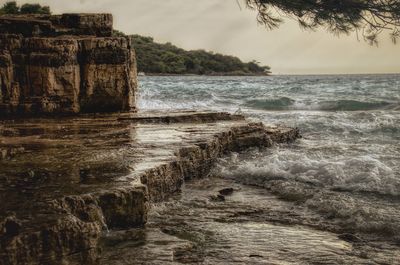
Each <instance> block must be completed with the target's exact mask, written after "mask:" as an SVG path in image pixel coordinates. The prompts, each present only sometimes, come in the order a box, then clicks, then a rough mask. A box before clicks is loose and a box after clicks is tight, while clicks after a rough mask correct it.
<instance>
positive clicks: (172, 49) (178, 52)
mask: <svg viewBox="0 0 400 265" xmlns="http://www.w3.org/2000/svg"><path fill="white" fill-rule="evenodd" d="M131 37H132V40H133V44H134V47H135V50H136V54H137V62H138V70H139V71H141V72H145V73H156V74H196V75H204V74H207V75H266V74H269V73H270V67H269V66H261V65H260V64H259V63H258V62H256V61H252V62H248V63H244V62H242V61H241V60H240V59H239V58H237V57H234V56H228V55H222V54H219V53H213V52H207V51H204V50H194V51H186V50H184V49H181V48H178V47H176V46H174V45H172V44H171V43H165V44H160V43H157V42H154V40H153V38H151V37H143V36H140V35H132V36H131Z"/></svg>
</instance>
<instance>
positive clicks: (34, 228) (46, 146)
mask: <svg viewBox="0 0 400 265" xmlns="http://www.w3.org/2000/svg"><path fill="white" fill-rule="evenodd" d="M190 120H193V121H194V123H190V122H189V121H190ZM157 121H158V122H157ZM160 121H165V122H166V123H160ZM297 137H299V132H298V130H296V129H291V128H284V127H274V126H265V125H263V124H262V123H250V122H247V121H245V120H244V118H243V117H242V116H238V115H235V116H230V115H228V114H226V113H188V112H185V113H172V114H170V115H162V114H156V113H152V114H130V113H126V114H119V115H115V114H114V115H108V114H107V115H98V116H97V117H92V116H80V117H75V118H71V117H67V118H63V119H57V120H54V119H18V120H16V121H3V122H2V124H0V150H7V151H6V152H5V155H4V156H3V157H2V159H0V191H1V192H0V201H1V202H2V203H1V204H0V264H1V265H3V264H4V265H5V264H7V265H8V264H96V263H97V260H98V259H97V258H98V256H97V255H99V252H98V249H97V248H98V242H99V238H100V237H101V235H102V231H106V229H113V228H121V227H122V228H130V227H138V226H143V225H144V224H145V223H146V221H147V213H148V209H149V206H150V204H151V203H152V202H157V201H162V200H164V199H166V198H168V196H170V195H171V194H174V193H176V192H179V191H180V189H181V187H182V184H183V183H184V181H185V180H187V179H191V178H196V177H203V176H206V175H207V174H209V172H210V169H211V168H212V166H213V164H214V162H215V161H216V160H217V159H218V158H219V157H221V156H222V155H223V154H225V153H227V152H230V151H240V150H243V149H246V148H249V147H268V146H270V145H271V144H273V143H274V142H286V141H293V140H295V139H296V138H297ZM11 150H17V151H14V152H12V151H11Z"/></svg>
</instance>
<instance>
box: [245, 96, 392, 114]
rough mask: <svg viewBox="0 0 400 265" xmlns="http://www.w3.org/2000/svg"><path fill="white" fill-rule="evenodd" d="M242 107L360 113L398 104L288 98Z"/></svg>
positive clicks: (389, 107) (265, 100) (260, 101)
mask: <svg viewBox="0 0 400 265" xmlns="http://www.w3.org/2000/svg"><path fill="white" fill-rule="evenodd" d="M244 106H246V107H249V108H254V109H260V110H322V111H361V110H379V109H385V110H399V109H400V104H399V103H393V102H387V101H371V102H365V101H358V100H343V99H342V100H332V101H320V102H318V101H315V102H312V103H310V102H302V100H294V99H291V98H288V97H280V98H272V99H254V100H249V101H246V102H245V104H244Z"/></svg>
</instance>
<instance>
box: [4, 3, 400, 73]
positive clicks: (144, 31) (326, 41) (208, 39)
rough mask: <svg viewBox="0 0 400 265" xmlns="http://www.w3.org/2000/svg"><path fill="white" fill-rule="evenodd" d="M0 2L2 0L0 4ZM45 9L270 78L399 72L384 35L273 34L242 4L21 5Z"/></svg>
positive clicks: (399, 51)
mask: <svg viewBox="0 0 400 265" xmlns="http://www.w3.org/2000/svg"><path fill="white" fill-rule="evenodd" d="M0 2H1V3H4V2H6V1H4V0H1V1H0ZM17 2H18V3H19V4H23V3H27V2H29V3H40V4H45V5H49V6H50V8H51V10H52V11H53V13H65V12H89V13H92V12H104V13H105V12H106V13H112V14H113V15H114V28H116V29H118V30H121V31H123V32H125V33H127V34H140V35H144V36H151V37H153V38H154V39H155V41H157V42H161V43H164V42H171V43H173V44H175V45H176V46H178V47H181V48H184V49H189V50H192V49H205V50H208V51H214V52H218V53H223V54H229V55H234V56H237V57H239V58H240V59H242V60H244V61H251V60H256V61H259V62H260V63H261V64H263V65H269V66H271V68H272V71H273V73H274V74H358V73H400V44H397V45H394V44H393V43H392V42H391V41H390V38H389V35H388V34H383V35H382V36H381V37H380V43H379V47H376V46H370V45H368V44H367V43H365V42H364V41H359V40H358V39H357V36H356V35H355V34H352V35H349V36H347V35H341V36H340V37H337V36H334V35H332V34H330V33H327V32H325V31H324V30H323V29H320V30H317V31H315V32H314V31H311V32H310V31H305V30H302V29H300V28H299V27H298V25H297V23H296V22H295V21H291V20H287V21H285V23H284V24H283V25H282V26H281V27H280V28H279V29H276V30H272V31H270V30H267V29H266V28H265V27H263V26H260V25H258V24H257V21H256V15H257V14H256V12H255V11H252V10H249V9H247V8H245V6H244V4H243V0H200V1H199V0H25V1H19V0H18V1H17Z"/></svg>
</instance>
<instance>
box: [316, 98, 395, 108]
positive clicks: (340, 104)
mask: <svg viewBox="0 0 400 265" xmlns="http://www.w3.org/2000/svg"><path fill="white" fill-rule="evenodd" d="M319 105H320V109H321V110H327V111H359V110H376V109H394V108H396V107H398V104H394V103H391V102H386V101H378V102H363V101H357V100H337V101H323V102H321V103H319Z"/></svg>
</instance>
